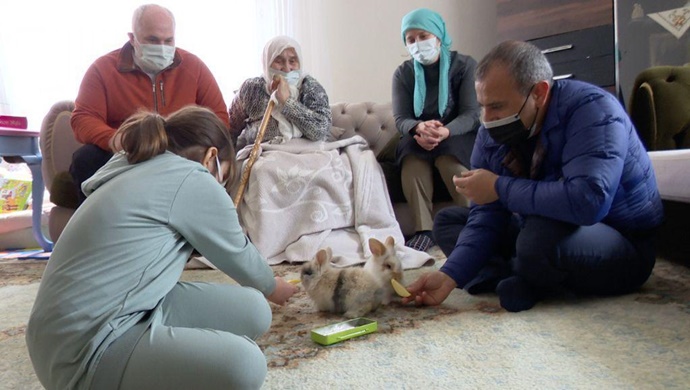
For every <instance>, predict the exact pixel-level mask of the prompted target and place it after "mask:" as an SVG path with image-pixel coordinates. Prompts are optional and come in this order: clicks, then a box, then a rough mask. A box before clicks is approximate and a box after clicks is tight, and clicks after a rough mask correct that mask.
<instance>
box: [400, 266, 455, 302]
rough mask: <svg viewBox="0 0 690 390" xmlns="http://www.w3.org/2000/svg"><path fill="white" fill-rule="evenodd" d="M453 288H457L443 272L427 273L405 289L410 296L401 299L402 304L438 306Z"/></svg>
mask: <svg viewBox="0 0 690 390" xmlns="http://www.w3.org/2000/svg"><path fill="white" fill-rule="evenodd" d="M455 287H457V284H455V281H454V280H453V278H451V277H450V276H448V275H446V274H444V273H443V272H441V271H433V272H428V273H425V274H423V275H422V276H420V277H419V279H417V280H416V281H415V282H414V283H412V284H411V285H409V286H408V287H407V291H409V292H410V294H412V295H410V296H409V297H407V298H403V299H402V303H403V304H407V303H409V302H415V303H416V304H417V305H427V306H436V305H440V304H441V303H442V302H443V301H445V300H446V298H448V295H450V293H451V292H452V291H453V290H454V289H455Z"/></svg>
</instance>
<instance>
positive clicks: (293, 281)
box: [287, 279, 300, 284]
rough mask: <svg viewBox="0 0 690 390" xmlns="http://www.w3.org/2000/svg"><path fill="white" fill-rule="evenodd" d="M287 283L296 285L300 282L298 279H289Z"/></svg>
mask: <svg viewBox="0 0 690 390" xmlns="http://www.w3.org/2000/svg"><path fill="white" fill-rule="evenodd" d="M287 282H288V283H290V284H298V283H299V282H300V280H299V279H290V280H288V281H287Z"/></svg>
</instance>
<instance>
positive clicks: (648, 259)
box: [433, 207, 655, 294]
mask: <svg viewBox="0 0 690 390" xmlns="http://www.w3.org/2000/svg"><path fill="white" fill-rule="evenodd" d="M468 216H469V209H467V208H463V207H449V208H446V209H443V210H441V211H440V212H439V213H438V214H437V215H436V217H435V219H434V229H433V234H434V241H436V243H437V244H438V245H439V246H440V247H441V250H442V251H443V253H445V254H446V256H448V255H450V253H451V252H452V251H453V249H454V248H455V244H456V242H457V239H458V235H459V234H460V232H461V231H462V229H463V228H464V226H465V224H466V223H467V218H468ZM496 255H497V256H496V258H492V259H490V261H489V263H488V264H487V266H486V267H485V268H491V270H488V271H487V270H485V269H483V270H482V272H480V276H481V274H482V273H483V274H485V275H486V274H487V273H489V274H495V275H502V277H505V276H506V272H504V270H506V269H507V274H508V275H518V276H521V277H522V278H524V279H525V280H526V281H528V282H529V283H530V284H532V285H534V286H536V287H540V288H543V289H544V290H554V291H559V290H563V289H567V290H570V291H573V292H577V293H584V294H621V293H626V292H630V291H632V290H634V289H636V288H638V287H640V286H641V285H642V284H643V283H644V282H645V281H646V280H647V279H648V278H649V275H650V274H651V272H652V268H653V267H654V262H655V249H654V237H653V234H651V233H650V234H639V235H637V236H635V237H632V236H630V235H624V234H622V233H621V232H619V231H617V230H616V229H614V228H612V227H611V226H608V225H606V224H604V223H596V224H594V225H592V226H578V225H573V224H570V223H567V222H562V221H557V220H553V219H548V218H544V217H539V216H529V217H526V218H525V219H524V221H523V223H522V224H518V219H517V218H513V220H512V223H511V226H510V229H508V232H507V233H506V234H505V236H504V238H503V240H502V242H501V243H500V245H499V246H498V247H497V248H496ZM497 259H500V260H502V261H503V268H504V270H502V269H501V265H500V264H497V262H496V260H497ZM469 284H472V282H470V283H469Z"/></svg>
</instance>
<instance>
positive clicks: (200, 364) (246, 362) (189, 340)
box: [91, 282, 272, 390]
mask: <svg viewBox="0 0 690 390" xmlns="http://www.w3.org/2000/svg"><path fill="white" fill-rule="evenodd" d="M161 309H162V311H163V321H162V323H158V324H156V323H154V324H152V325H151V326H150V327H148V328H147V329H143V328H140V327H137V326H135V327H134V328H132V329H130V330H128V331H127V332H126V333H125V334H124V335H123V336H122V337H120V339H118V340H117V341H116V342H115V343H113V344H112V345H111V346H110V347H108V349H107V350H106V352H105V354H104V355H103V357H102V358H101V360H100V362H99V363H98V367H97V368H96V372H95V374H94V378H93V382H92V384H91V388H92V389H98V390H100V389H106V388H107V389H110V388H116V389H117V388H119V389H127V390H129V389H149V390H155V389H166V390H170V389H208V390H210V389H258V388H260V387H261V385H262V384H263V382H264V379H265V378H266V371H267V367H266V358H265V356H264V354H263V352H262V351H261V349H259V347H258V346H257V345H256V343H254V341H253V340H255V339H256V338H258V337H259V336H261V335H262V334H264V333H265V332H266V331H268V329H269V327H270V326H271V319H272V314H271V308H270V306H269V304H268V302H267V301H266V298H264V296H263V294H261V293H260V292H259V291H257V290H254V289H252V288H247V287H241V286H235V285H224V284H211V283H187V282H180V283H178V284H177V285H176V286H175V287H174V288H173V289H172V291H170V293H169V294H168V295H167V296H166V297H165V299H164V301H163V303H162V306H161ZM142 332H143V334H142ZM132 345H134V349H132Z"/></svg>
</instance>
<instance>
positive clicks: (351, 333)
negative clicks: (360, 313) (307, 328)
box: [311, 317, 378, 345]
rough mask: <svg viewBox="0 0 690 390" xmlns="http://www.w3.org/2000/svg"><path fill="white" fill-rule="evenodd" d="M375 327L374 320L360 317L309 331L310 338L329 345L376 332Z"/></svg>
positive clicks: (376, 325)
mask: <svg viewBox="0 0 690 390" xmlns="http://www.w3.org/2000/svg"><path fill="white" fill-rule="evenodd" d="M377 329H378V323H377V322H376V321H374V320H370V319H368V318H364V317H360V318H355V319H352V320H348V321H344V322H338V323H335V324H330V325H326V326H324V327H321V328H316V329H314V330H312V331H311V339H312V340H314V341H315V342H317V343H319V344H321V345H331V344H335V343H339V342H341V341H345V340H348V339H351V338H353V337H359V336H364V335H365V334H369V333H373V332H376V330H377Z"/></svg>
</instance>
